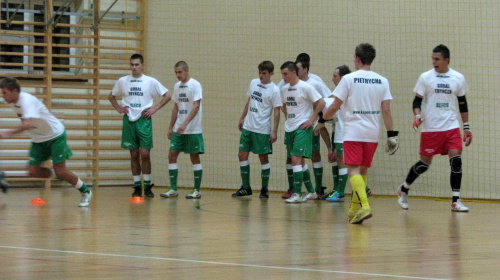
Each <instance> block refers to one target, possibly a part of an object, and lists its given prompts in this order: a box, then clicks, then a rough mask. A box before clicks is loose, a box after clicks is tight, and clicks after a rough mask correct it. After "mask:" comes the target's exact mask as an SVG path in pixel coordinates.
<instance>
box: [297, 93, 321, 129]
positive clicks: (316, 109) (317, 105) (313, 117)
mask: <svg viewBox="0 0 500 280" xmlns="http://www.w3.org/2000/svg"><path fill="white" fill-rule="evenodd" d="M323 108H325V100H324V99H323V98H321V99H319V100H318V101H316V102H314V104H313V109H314V112H313V113H312V115H311V116H310V117H309V119H308V120H307V121H306V122H304V123H303V124H301V125H300V128H301V129H308V128H309V127H311V126H312V125H313V124H314V122H315V121H316V120H317V119H318V114H319V112H321V111H322V110H323Z"/></svg>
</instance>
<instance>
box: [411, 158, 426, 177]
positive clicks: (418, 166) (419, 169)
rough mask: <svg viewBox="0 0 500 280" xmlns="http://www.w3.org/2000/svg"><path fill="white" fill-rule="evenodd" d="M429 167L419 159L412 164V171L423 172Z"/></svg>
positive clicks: (419, 173)
mask: <svg viewBox="0 0 500 280" xmlns="http://www.w3.org/2000/svg"><path fill="white" fill-rule="evenodd" d="M427 169H429V164H427V163H425V162H423V161H421V160H419V161H418V162H417V163H416V164H415V165H414V166H413V171H415V173H417V174H418V175H421V174H423V173H424V172H425V171H427Z"/></svg>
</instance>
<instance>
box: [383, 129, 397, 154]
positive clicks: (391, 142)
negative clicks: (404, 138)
mask: <svg viewBox="0 0 500 280" xmlns="http://www.w3.org/2000/svg"><path fill="white" fill-rule="evenodd" d="M398 133H399V132H398V131H394V130H391V131H387V144H386V146H385V152H386V153H388V154H389V155H393V154H394V153H395V152H396V151H397V150H398V149H399V143H398Z"/></svg>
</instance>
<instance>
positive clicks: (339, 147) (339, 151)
mask: <svg viewBox="0 0 500 280" xmlns="http://www.w3.org/2000/svg"><path fill="white" fill-rule="evenodd" d="M334 139H335V132H332V149H334V150H335V151H337V155H339V156H343V155H344V143H335V142H334Z"/></svg>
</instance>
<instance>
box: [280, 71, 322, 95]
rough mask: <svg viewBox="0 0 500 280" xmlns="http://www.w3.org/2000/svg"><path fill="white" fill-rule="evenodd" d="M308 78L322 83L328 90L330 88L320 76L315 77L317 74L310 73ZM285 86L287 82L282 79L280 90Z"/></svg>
mask: <svg viewBox="0 0 500 280" xmlns="http://www.w3.org/2000/svg"><path fill="white" fill-rule="evenodd" d="M308 77H309V79H313V80H316V81H318V82H320V83H321V84H323V85H324V86H325V87H326V88H328V86H327V85H326V84H325V82H323V80H322V79H321V77H320V76H318V75H315V74H313V73H310V72H309V74H308ZM284 86H285V80H283V79H281V81H280V82H279V83H278V88H279V89H280V90H281V89H282V88H283V87H284ZM327 97H328V96H327Z"/></svg>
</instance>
